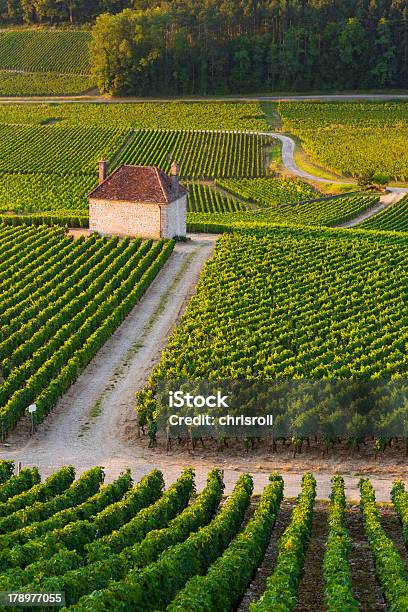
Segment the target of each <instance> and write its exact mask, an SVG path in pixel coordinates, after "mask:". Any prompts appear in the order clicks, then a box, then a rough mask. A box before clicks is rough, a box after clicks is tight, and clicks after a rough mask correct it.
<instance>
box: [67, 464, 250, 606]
mask: <svg viewBox="0 0 408 612" xmlns="http://www.w3.org/2000/svg"><path fill="white" fill-rule="evenodd" d="M252 486H253V484H252V478H251V477H250V476H248V475H242V476H241V477H240V478H239V480H238V482H237V484H236V486H235V488H234V491H233V492H232V494H231V495H230V497H229V498H228V499H227V501H226V503H225V504H224V505H223V506H222V508H221V510H220V512H219V513H218V514H217V516H216V517H215V518H214V520H213V521H212V522H211V523H210V524H209V525H208V526H206V527H203V528H202V529H200V530H199V531H198V532H197V533H193V534H192V535H190V537H189V538H187V540H185V541H184V542H182V543H180V544H176V545H175V546H172V547H170V548H168V549H167V550H166V551H165V552H164V553H163V554H162V555H161V556H160V557H159V559H158V561H156V563H152V564H151V565H149V566H147V567H146V568H145V569H142V570H140V571H139V570H133V571H130V572H129V573H128V574H127V576H126V578H125V579H124V580H121V581H119V582H116V583H115V582H113V583H111V585H110V586H108V587H107V588H106V589H103V590H100V591H94V592H93V593H92V594H91V595H89V596H85V597H83V598H81V599H80V601H79V602H78V604H77V605H78V609H79V610H85V609H86V610H100V609H104V606H105V607H106V608H108V609H113V610H127V609H129V606H131V607H132V610H143V611H144V612H148V611H149V610H157V609H163V608H164V607H165V606H166V605H167V604H168V603H169V602H170V601H171V600H172V599H173V598H174V596H175V595H176V593H177V591H178V590H180V589H181V588H183V587H184V585H185V584H186V582H187V581H188V580H189V579H190V578H191V577H193V576H194V575H196V574H203V573H205V572H206V571H207V570H208V568H209V566H210V565H211V563H213V562H214V561H215V559H217V558H218V557H219V555H220V554H222V552H223V551H224V550H225V548H226V547H227V546H228V544H229V543H230V541H231V540H232V539H233V537H234V536H235V535H236V533H237V531H238V529H239V527H240V525H241V523H242V520H243V518H244V514H245V510H246V509H247V507H248V505H249V502H250V497H251V492H252Z"/></svg>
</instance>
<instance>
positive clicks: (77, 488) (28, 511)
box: [0, 467, 104, 533]
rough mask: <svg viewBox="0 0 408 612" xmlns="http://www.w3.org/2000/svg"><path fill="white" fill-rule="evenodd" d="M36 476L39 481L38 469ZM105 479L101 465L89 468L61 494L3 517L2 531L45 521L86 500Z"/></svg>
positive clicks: (0, 528) (0, 531) (0, 521)
mask: <svg viewBox="0 0 408 612" xmlns="http://www.w3.org/2000/svg"><path fill="white" fill-rule="evenodd" d="M34 476H36V477H37V482H39V475H38V471H37V472H34ZM17 478H18V477H17ZM103 479H104V473H103V470H102V468H101V467H94V468H92V469H91V470H88V471H87V472H85V473H84V474H83V475H82V476H81V477H80V478H78V480H76V481H75V482H73V483H72V484H71V486H70V487H68V488H67V489H66V490H65V491H63V493H61V494H60V495H55V496H54V497H52V499H49V500H47V501H44V502H42V501H35V502H34V503H32V505H30V507H29V508H22V509H21V510H18V511H17V512H13V513H12V514H10V515H9V516H5V517H3V518H1V519H0V533H6V532H9V531H16V530H17V529H22V528H23V527H25V526H26V525H29V524H30V523H33V522H39V521H44V520H46V519H47V518H49V517H50V516H52V515H53V514H55V513H56V512H59V511H60V510H64V509H65V508H70V507H72V506H76V505H77V504H80V503H82V502H84V501H85V500H86V499H88V497H90V496H91V495H94V494H95V493H96V492H97V491H98V489H99V486H100V484H101V482H103ZM10 482H11V481H10ZM33 484H35V483H33ZM0 494H1V491H0Z"/></svg>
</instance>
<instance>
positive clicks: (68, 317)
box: [0, 226, 174, 434]
mask: <svg viewBox="0 0 408 612" xmlns="http://www.w3.org/2000/svg"><path fill="white" fill-rule="evenodd" d="M0 231H1V228H0ZM3 231H4V232H5V236H6V237H5V246H6V245H8V244H9V240H10V237H11V236H12V238H13V245H12V248H8V249H7V250H6V251H5V258H4V263H3V264H1V263H0V282H1V281H3V284H2V291H3V293H1V298H2V301H1V303H0V327H2V328H4V329H5V328H7V335H5V337H4V339H3V341H2V342H0V368H1V371H2V375H3V381H2V382H1V383H0V431H2V432H3V434H5V433H6V432H7V431H8V430H9V429H10V428H11V427H13V425H14V424H15V423H16V422H17V421H18V419H19V418H20V417H21V416H22V414H24V411H25V410H26V408H27V406H28V405H29V404H30V403H32V402H34V401H35V402H36V403H37V414H36V418H37V420H39V421H41V420H42V419H43V418H44V416H45V415H46V414H47V413H48V412H49V410H50V409H51V408H52V407H53V406H54V405H55V403H56V401H57V399H58V398H59V397H60V395H61V394H62V393H63V392H64V391H66V390H67V389H68V387H69V386H70V385H71V384H72V383H73V382H74V381H75V380H76V378H77V377H78V375H79V373H80V372H81V371H82V370H83V369H84V367H85V366H86V365H87V364H88V363H89V361H90V360H91V359H92V357H93V356H94V355H95V353H96V352H97V351H98V350H99V348H100V347H101V346H102V345H103V344H104V342H105V341H106V340H107V338H108V337H109V336H110V335H111V334H112V332H113V331H114V330H115V329H116V328H117V326H118V325H119V323H120V322H121V321H122V320H123V318H124V317H125V316H126V315H127V314H128V313H129V312H130V310H131V309H132V308H133V306H134V305H135V304H136V302H137V301H138V300H139V299H140V297H141V296H142V295H143V293H144V291H145V290H146V288H147V287H148V286H149V284H150V283H151V281H152V280H153V278H154V277H155V276H156V274H157V273H158V271H159V270H160V269H161V267H162V265H163V264H164V262H165V261H166V260H167V258H168V257H169V255H170V254H171V252H172V250H173V247H174V242H173V241H169V242H166V241H163V240H161V241H159V242H157V243H154V244H153V243H152V241H146V242H144V243H143V244H141V242H140V240H133V241H129V240H124V241H121V242H119V241H118V239H117V238H113V239H110V240H106V239H103V238H95V237H90V238H89V239H87V240H84V239H80V240H78V241H75V242H74V241H73V240H72V238H70V237H66V236H64V234H63V233H62V232H61V230H60V229H56V228H46V227H40V228H36V227H33V226H31V227H25V226H19V227H16V228H14V227H13V228H9V227H7V226H3ZM33 237H34V240H32V238H33ZM0 246H1V234H0ZM11 286H13V292H12V293H10V292H8V291H7V289H8V288H9V287H11Z"/></svg>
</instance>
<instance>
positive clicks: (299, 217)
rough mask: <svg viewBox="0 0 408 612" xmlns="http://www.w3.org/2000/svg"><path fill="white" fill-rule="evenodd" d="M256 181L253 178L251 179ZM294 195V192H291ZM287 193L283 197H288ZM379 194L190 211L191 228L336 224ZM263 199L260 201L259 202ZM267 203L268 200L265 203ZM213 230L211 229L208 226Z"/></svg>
mask: <svg viewBox="0 0 408 612" xmlns="http://www.w3.org/2000/svg"><path fill="white" fill-rule="evenodd" d="M248 183H252V181H248ZM288 196H289V198H290V192H289V194H288ZM285 197H286V196H284V195H282V196H281V199H282V200H283V201H284V200H285ZM377 202H378V196H376V195H365V194H357V195H350V196H341V197H334V198H320V199H318V200H311V201H310V202H304V203H300V204H296V203H294V204H289V203H288V204H284V205H282V206H276V205H274V207H272V208H268V209H266V210H263V209H262V208H260V209H258V210H250V211H246V212H245V213H242V212H241V213H212V214H202V213H189V214H188V217H187V221H188V227H189V229H190V231H200V228H203V230H202V231H206V230H205V229H204V228H205V226H206V225H208V226H209V227H210V226H212V225H215V226H217V225H219V226H220V227H221V228H222V229H221V230H215V231H216V232H217V233H218V232H219V231H221V232H222V231H225V229H223V228H226V229H228V228H231V229H233V228H244V227H248V228H257V227H258V228H262V227H264V228H267V227H271V226H272V225H275V224H279V225H306V226H313V225H318V226H329V227H332V226H336V225H340V224H341V223H345V222H346V221H349V220H350V219H354V218H355V217H356V216H357V215H359V214H360V213H362V212H364V211H366V210H368V209H370V208H372V207H373V206H374V205H375V204H377ZM259 203H260V202H259ZM264 205H265V204H264ZM208 231H211V230H208Z"/></svg>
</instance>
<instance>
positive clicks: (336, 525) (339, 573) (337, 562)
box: [323, 476, 359, 612]
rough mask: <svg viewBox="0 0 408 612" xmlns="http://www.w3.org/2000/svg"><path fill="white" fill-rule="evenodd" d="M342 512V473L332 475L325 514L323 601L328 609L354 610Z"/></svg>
mask: <svg viewBox="0 0 408 612" xmlns="http://www.w3.org/2000/svg"><path fill="white" fill-rule="evenodd" d="M345 514H346V496H345V492H344V479H343V477H342V476H333V478H332V491H331V504H330V510H329V517H328V526H329V534H328V538H327V542H326V552H325V555H324V560H323V573H324V581H325V603H326V608H327V610H328V612H337V611H338V610H347V611H348V612H357V611H358V609H359V607H358V603H357V601H356V600H355V599H354V597H353V593H352V585H351V576H350V566H349V555H350V550H351V539H350V536H349V534H348V531H347V529H346V526H345Z"/></svg>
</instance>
